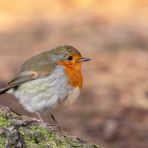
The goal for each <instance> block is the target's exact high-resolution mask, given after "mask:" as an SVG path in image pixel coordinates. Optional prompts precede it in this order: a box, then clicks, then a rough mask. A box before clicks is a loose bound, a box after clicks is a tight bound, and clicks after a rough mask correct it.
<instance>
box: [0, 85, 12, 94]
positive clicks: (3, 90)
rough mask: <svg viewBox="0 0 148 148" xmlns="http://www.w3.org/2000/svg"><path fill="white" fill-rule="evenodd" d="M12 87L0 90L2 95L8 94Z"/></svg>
mask: <svg viewBox="0 0 148 148" xmlns="http://www.w3.org/2000/svg"><path fill="white" fill-rule="evenodd" d="M10 88H11V87H5V88H1V89H0V95H1V94H4V93H6V92H7V91H8V90H9V89H10Z"/></svg>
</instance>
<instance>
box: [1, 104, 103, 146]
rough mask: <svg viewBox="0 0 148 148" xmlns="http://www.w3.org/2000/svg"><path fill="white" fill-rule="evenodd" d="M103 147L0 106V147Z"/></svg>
mask: <svg viewBox="0 0 148 148" xmlns="http://www.w3.org/2000/svg"><path fill="white" fill-rule="evenodd" d="M4 147H6V148H26V147H27V148H77V147H78V148H83V147H84V148H101V147H100V146H98V145H95V144H91V143H89V142H86V141H84V140H82V139H80V138H76V137H72V136H70V135H68V134H66V132H63V131H61V130H59V129H58V128H56V127H54V126H52V125H45V124H43V123H41V122H39V121H37V120H36V119H33V118H30V117H27V116H20V115H17V114H16V113H14V112H12V111H11V110H10V109H9V108H7V107H2V106H0V148H4Z"/></svg>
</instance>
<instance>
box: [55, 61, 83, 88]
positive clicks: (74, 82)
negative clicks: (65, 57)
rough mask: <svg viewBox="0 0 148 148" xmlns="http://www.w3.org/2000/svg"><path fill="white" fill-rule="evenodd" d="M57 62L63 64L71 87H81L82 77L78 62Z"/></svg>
mask: <svg viewBox="0 0 148 148" xmlns="http://www.w3.org/2000/svg"><path fill="white" fill-rule="evenodd" d="M58 64H60V65H63V66H64V69H65V73H66V75H67V76H68V79H69V83H70V85H71V86H73V87H79V88H82V86H83V77H82V73H81V64H80V63H73V64H69V63H66V62H59V63H58Z"/></svg>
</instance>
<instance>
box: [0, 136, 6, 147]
mask: <svg viewBox="0 0 148 148" xmlns="http://www.w3.org/2000/svg"><path fill="white" fill-rule="evenodd" d="M5 141H6V136H5V135H4V134H1V135H0V147H5Z"/></svg>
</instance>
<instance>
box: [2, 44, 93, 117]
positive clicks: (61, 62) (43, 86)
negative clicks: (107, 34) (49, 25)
mask: <svg viewBox="0 0 148 148" xmlns="http://www.w3.org/2000/svg"><path fill="white" fill-rule="evenodd" d="M89 60H90V59H88V58H83V57H82V56H81V54H80V52H79V51H78V50H77V49H75V48H74V47H72V46H69V45H64V46H59V47H57V48H54V49H52V50H49V51H45V52H43V53H40V54H38V55H35V56H33V57H31V58H30V59H28V60H26V61H25V62H24V64H23V65H22V67H21V68H20V70H19V72H18V73H17V74H16V76H15V78H14V79H13V80H12V81H11V82H9V83H8V86H7V87H6V88H2V89H0V94H3V93H11V94H13V95H15V96H16V97H17V98H18V99H19V101H20V103H21V104H22V105H23V106H24V108H25V109H26V110H27V111H29V112H35V113H37V115H38V116H39V117H40V115H39V113H41V112H46V111H48V112H50V113H51V116H52V118H53V119H54V117H53V115H52V114H53V112H54V111H55V110H57V109H58V108H59V107H60V106H63V105H64V104H66V102H73V101H74V100H75V99H76V98H77V97H78V95H79V91H80V89H81V88H82V85H83V77H82V73H81V63H82V62H84V61H89ZM40 119H42V118H41V117H40Z"/></svg>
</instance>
